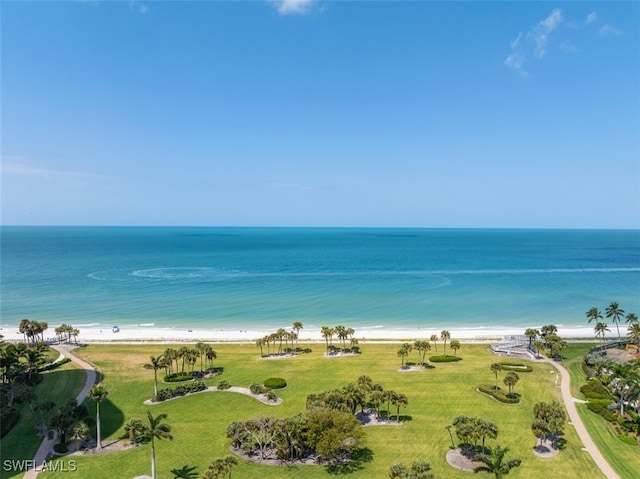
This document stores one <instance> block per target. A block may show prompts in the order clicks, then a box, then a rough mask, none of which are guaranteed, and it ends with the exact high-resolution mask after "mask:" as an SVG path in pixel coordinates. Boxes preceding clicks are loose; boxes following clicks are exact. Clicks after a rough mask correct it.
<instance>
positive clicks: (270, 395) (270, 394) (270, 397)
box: [267, 391, 278, 401]
mask: <svg viewBox="0 0 640 479" xmlns="http://www.w3.org/2000/svg"><path fill="white" fill-rule="evenodd" d="M267 399H268V400H269V401H275V400H276V399H278V396H277V395H276V393H275V392H274V391H269V392H268V393H267Z"/></svg>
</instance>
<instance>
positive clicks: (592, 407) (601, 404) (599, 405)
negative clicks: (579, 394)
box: [587, 399, 616, 422]
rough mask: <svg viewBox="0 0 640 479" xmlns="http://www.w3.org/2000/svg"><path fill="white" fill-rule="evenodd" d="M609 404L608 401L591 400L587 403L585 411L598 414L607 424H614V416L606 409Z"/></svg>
mask: <svg viewBox="0 0 640 479" xmlns="http://www.w3.org/2000/svg"><path fill="white" fill-rule="evenodd" d="M609 404H611V400H610V399H593V400H590V401H589V402H588V403H587V409H589V411H592V412H595V413H596V414H599V415H600V416H602V417H603V418H605V419H606V420H607V421H609V422H616V415H615V414H613V413H612V412H611V411H609V409H608V406H609Z"/></svg>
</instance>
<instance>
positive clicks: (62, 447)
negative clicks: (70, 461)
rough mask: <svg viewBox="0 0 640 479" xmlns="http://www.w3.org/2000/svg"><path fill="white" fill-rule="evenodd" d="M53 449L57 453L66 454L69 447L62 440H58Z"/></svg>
mask: <svg viewBox="0 0 640 479" xmlns="http://www.w3.org/2000/svg"><path fill="white" fill-rule="evenodd" d="M53 450H54V451H55V452H57V453H58V454H66V453H67V452H69V448H68V447H67V445H66V444H65V443H63V442H59V443H58V444H56V445H55V446H53Z"/></svg>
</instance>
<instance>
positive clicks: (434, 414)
mask: <svg viewBox="0 0 640 479" xmlns="http://www.w3.org/2000/svg"><path fill="white" fill-rule="evenodd" d="M309 347H311V348H312V349H313V352H312V353H311V354H304V355H300V356H299V357H296V358H290V359H277V360H264V359H260V358H259V357H258V356H259V351H258V350H257V349H256V348H255V346H252V345H234V344H221V345H215V346H214V348H215V349H216V351H217V352H218V358H219V359H218V361H217V363H216V366H220V367H223V368H224V374H223V375H222V376H220V377H218V378H215V379H211V380H207V383H208V384H210V385H215V384H216V383H217V382H218V381H219V380H220V379H226V380H228V381H230V382H231V384H232V385H234V386H244V387H248V386H249V385H250V384H251V383H254V382H259V383H261V382H263V381H264V380H265V379H267V378H269V377H282V378H284V379H285V380H286V381H287V388H286V389H284V390H281V391H278V395H279V396H280V397H282V398H283V400H284V403H283V404H282V405H281V406H277V407H273V406H266V405H263V404H261V403H259V402H258V401H255V400H254V399H252V398H249V397H246V396H242V395H237V394H233V393H200V394H197V395H193V396H189V397H185V398H181V399H178V400H175V401H169V402H167V403H162V404H160V405H157V406H152V407H147V406H144V405H143V401H144V400H145V399H148V398H149V397H151V395H152V393H153V372H152V371H149V370H145V369H143V367H142V365H143V364H144V363H145V362H148V359H149V355H159V354H161V353H162V352H163V350H164V349H165V348H166V346H165V345H94V346H89V347H87V348H83V349H82V350H77V353H78V354H79V355H80V356H82V357H83V358H84V359H87V360H89V361H90V362H92V363H94V364H96V365H97V366H99V367H100V369H101V371H102V372H103V374H104V382H105V385H106V386H107V389H109V390H110V391H111V393H110V394H109V397H108V399H107V401H106V402H105V403H103V405H102V407H101V416H102V424H103V427H102V429H103V444H106V443H109V442H110V441H112V440H115V439H117V438H118V437H119V436H121V435H122V433H123V429H122V427H123V425H124V422H125V421H126V420H128V419H129V418H132V417H137V418H140V419H144V418H145V416H146V411H147V410H150V411H151V412H152V414H154V415H157V414H160V413H167V414H168V418H167V421H166V422H167V423H168V424H170V425H171V426H172V433H173V435H174V437H175V439H174V440H173V441H160V442H159V443H158V444H157V446H156V448H157V461H158V462H157V464H158V471H159V472H158V477H159V478H169V477H171V474H170V472H169V471H170V470H171V469H174V468H181V467H182V466H185V465H186V466H189V467H191V466H197V467H198V469H197V471H198V474H200V475H201V474H202V472H203V471H204V470H205V469H206V467H207V465H208V464H209V463H210V462H211V461H212V460H213V459H215V458H220V457H223V456H225V455H227V454H228V453H229V451H228V445H229V441H228V439H226V434H225V432H226V427H227V425H228V424H229V423H230V422H232V421H236V420H245V419H249V418H251V417H254V416H258V415H274V416H279V417H282V416H291V415H294V414H296V413H299V412H301V411H303V410H304V408H305V400H306V396H307V395H308V394H309V393H312V392H320V391H324V390H327V389H331V388H340V387H342V386H344V385H345V384H346V383H348V382H355V381H356V380H357V378H358V377H359V376H360V375H363V374H366V375H369V376H371V378H372V379H373V381H374V382H377V383H380V384H382V386H383V387H384V388H385V389H392V390H395V391H398V392H402V393H404V394H406V395H407V397H408V398H409V406H408V407H406V408H403V409H401V415H402V416H405V417H406V418H407V421H405V422H404V424H403V425H402V426H401V427H384V426H379V427H369V428H367V430H366V432H367V441H366V445H365V447H366V448H368V452H369V453H370V454H368V456H369V457H368V458H365V459H364V460H362V461H360V462H359V463H358V464H356V465H355V467H353V468H352V469H353V470H352V472H351V473H350V474H349V477H352V478H358V479H360V478H362V479H364V478H367V479H369V478H384V477H387V476H388V473H389V467H390V466H391V465H392V464H393V463H396V462H403V463H405V464H410V463H411V462H413V461H414V460H426V461H428V462H430V463H431V465H432V467H433V470H434V471H435V473H436V475H437V476H438V477H439V478H441V479H443V478H451V479H458V478H460V479H464V478H469V477H472V476H473V474H469V473H467V472H461V471H458V470H455V469H454V468H452V467H450V466H449V465H448V464H447V463H446V461H445V454H446V452H447V450H448V449H449V447H450V446H451V442H450V439H449V435H448V433H447V431H446V429H445V426H447V425H448V424H451V422H452V421H453V419H454V418H455V417H456V416H457V415H461V414H463V415H467V416H479V417H483V418H486V419H488V420H491V421H493V422H495V423H496V424H497V425H498V427H499V430H500V433H499V436H498V441H497V442H496V441H488V444H489V445H495V444H496V443H497V444H500V445H503V446H509V447H510V449H511V452H510V457H519V458H521V459H522V466H521V467H519V468H517V469H515V470H513V471H512V472H511V474H510V475H509V477H514V478H516V479H518V478H526V479H529V478H531V479H533V478H536V479H538V478H540V477H554V478H556V479H557V478H567V479H569V478H574V477H575V474H576V471H580V476H581V479H591V478H602V477H603V476H602V475H601V473H600V472H599V470H597V468H596V466H595V464H594V463H593V462H592V460H591V458H590V456H588V455H587V454H586V453H585V452H584V451H582V450H581V445H580V443H579V440H578V438H577V435H576V434H575V431H574V430H573V428H571V427H570V426H567V428H566V438H567V448H566V450H564V451H563V452H561V453H560V454H558V455H557V456H555V457H554V458H551V459H541V458H538V457H537V456H535V455H534V454H533V447H534V445H535V444H536V439H535V437H534V436H533V434H532V433H531V422H532V419H533V418H532V409H533V405H534V404H535V403H536V402H539V401H546V402H548V401H551V400H553V399H557V400H561V398H560V396H559V391H558V389H557V388H555V387H554V383H553V377H554V376H553V375H550V374H549V372H548V366H547V365H543V364H532V365H533V372H531V373H529V374H526V375H522V376H521V378H520V381H519V382H518V384H517V386H516V392H517V393H519V394H521V400H522V403H521V404H519V405H515V406H514V405H503V404H500V403H498V402H496V401H495V400H493V399H492V398H489V397H486V396H485V395H482V394H480V393H478V392H477V391H476V386H477V384H479V383H483V382H487V383H491V382H492V381H493V379H494V374H493V372H491V371H490V369H489V366H490V365H491V364H492V363H493V362H495V361H496V358H495V356H493V355H492V354H491V353H489V352H488V350H487V347H486V346H482V345H466V344H465V345H463V347H462V349H461V350H460V356H461V357H462V358H463V359H464V360H463V361H461V362H458V363H448V364H442V363H440V364H436V365H435V368H433V369H427V370H425V371H421V372H404V373H400V372H398V371H397V369H398V363H397V356H396V352H397V345H396V344H363V345H362V354H361V355H359V356H348V357H334V358H325V357H323V352H324V345H323V344H312V345H309ZM502 377H503V374H499V381H501V380H502ZM86 404H87V406H88V407H89V408H90V411H91V413H93V411H94V410H95V407H94V405H93V403H92V402H91V401H88V402H87V403H86ZM392 410H394V409H392ZM616 441H618V440H617V439H616ZM618 442H620V441H618ZM620 444H621V445H623V446H625V447H629V446H626V445H624V444H623V443H622V442H620ZM149 455H150V447H149V446H148V445H142V446H139V447H137V448H135V449H133V450H127V451H122V452H115V453H110V454H104V455H94V456H76V457H74V459H76V460H77V465H78V472H76V473H75V474H76V475H77V477H91V478H92V479H94V478H95V479H101V478H104V479H112V478H113V477H114V476H113V474H114V471H117V473H118V477H121V478H128V477H134V476H136V475H141V474H149V472H150V459H149ZM365 456H367V454H365ZM632 464H633V463H632ZM635 467H636V468H640V461H638V460H637V459H636V462H635ZM303 474H304V476H305V477H306V478H308V479H316V478H328V477H331V476H333V475H335V474H332V473H331V472H329V471H328V470H327V469H326V468H324V467H320V466H297V467H270V466H260V465H256V464H251V463H247V462H245V461H240V464H239V465H238V466H237V468H236V469H235V470H234V473H233V475H234V477H236V476H237V477H244V478H253V477H261V479H280V478H285V479H286V478H291V479H297V478H299V477H301V476H302V475H303ZM66 475H68V473H63V472H58V473H46V474H43V475H42V477H44V478H46V479H51V478H60V479H62V478H64V477H66ZM482 477H488V476H485V475H483V476H482Z"/></svg>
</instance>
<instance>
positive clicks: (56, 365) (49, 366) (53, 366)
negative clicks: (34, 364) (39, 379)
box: [37, 357, 71, 373]
mask: <svg viewBox="0 0 640 479" xmlns="http://www.w3.org/2000/svg"><path fill="white" fill-rule="evenodd" d="M68 362H71V359H69V358H67V357H65V358H64V359H61V360H60V361H58V362H55V363H49V364H47V365H45V366H42V367H41V368H38V369H37V371H38V372H39V373H42V372H44V371H51V370H52V369H56V368H59V367H60V366H62V365H63V364H67V363H68Z"/></svg>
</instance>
